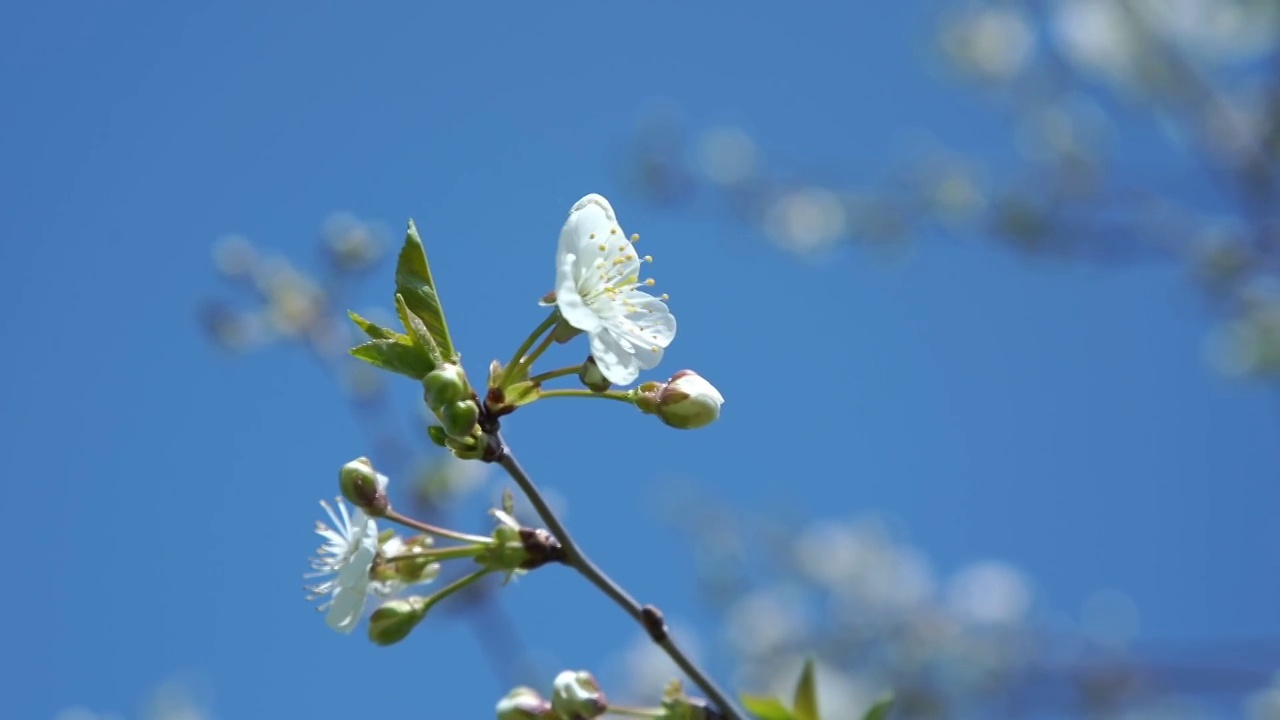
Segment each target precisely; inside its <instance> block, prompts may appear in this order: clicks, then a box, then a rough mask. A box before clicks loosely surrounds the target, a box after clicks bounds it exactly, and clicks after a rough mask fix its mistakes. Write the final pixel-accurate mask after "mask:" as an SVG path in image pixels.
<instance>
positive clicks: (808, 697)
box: [792, 658, 820, 720]
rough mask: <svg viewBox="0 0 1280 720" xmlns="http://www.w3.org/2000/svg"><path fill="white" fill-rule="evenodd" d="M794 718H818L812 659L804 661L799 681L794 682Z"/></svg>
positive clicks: (808, 719) (814, 719)
mask: <svg viewBox="0 0 1280 720" xmlns="http://www.w3.org/2000/svg"><path fill="white" fill-rule="evenodd" d="M792 704H793V706H794V713H795V716H796V720H820V718H819V717H818V687H817V682H816V681H815V680H814V677H813V659H812V658H810V659H808V660H806V661H805V663H804V670H801V671H800V681H799V682H797V683H796V697H795V701H794V702H793V703H792Z"/></svg>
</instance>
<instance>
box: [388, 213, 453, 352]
mask: <svg viewBox="0 0 1280 720" xmlns="http://www.w3.org/2000/svg"><path fill="white" fill-rule="evenodd" d="M396 292H398V293H400V294H401V295H403V296H404V301H405V304H406V305H408V306H409V309H410V310H412V311H413V314H414V315H416V316H417V317H418V318H419V319H420V320H421V321H422V322H423V324H424V325H425V326H426V328H427V331H428V332H429V334H430V335H431V337H432V338H434V339H435V342H436V345H437V346H439V348H440V352H441V353H442V355H443V357H444V358H445V359H446V360H448V361H450V362H457V360H458V353H457V352H456V351H455V350H454V348H453V339H452V338H451V337H450V336H449V325H448V323H446V322H445V319H444V308H442V307H441V306H440V297H439V295H438V294H437V293H436V283H435V281H434V280H432V279H431V267H430V265H428V264H427V251H426V248H424V247H423V246H422V238H420V237H419V236H418V228H417V226H415V225H414V224H413V221H412V220H410V221H409V229H408V231H407V232H406V233H405V238H404V247H402V248H401V249H400V258H399V260H397V262H396Z"/></svg>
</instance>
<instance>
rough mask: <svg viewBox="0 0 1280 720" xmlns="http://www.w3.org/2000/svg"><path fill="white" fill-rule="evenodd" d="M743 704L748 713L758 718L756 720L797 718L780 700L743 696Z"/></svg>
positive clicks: (793, 719)
mask: <svg viewBox="0 0 1280 720" xmlns="http://www.w3.org/2000/svg"><path fill="white" fill-rule="evenodd" d="M742 704H743V705H744V706H745V707H746V708H747V712H749V713H751V714H752V715H755V716H756V720H796V716H795V715H792V714H791V711H790V710H788V709H787V706H786V705H783V704H782V701H781V700H779V699H778V698H772V697H761V696H759V695H743V696H742Z"/></svg>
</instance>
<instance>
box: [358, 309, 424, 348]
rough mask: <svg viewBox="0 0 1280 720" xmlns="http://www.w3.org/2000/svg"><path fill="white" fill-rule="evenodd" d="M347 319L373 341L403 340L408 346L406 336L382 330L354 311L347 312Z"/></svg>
mask: <svg viewBox="0 0 1280 720" xmlns="http://www.w3.org/2000/svg"><path fill="white" fill-rule="evenodd" d="M347 317H349V318H351V322H353V323H355V324H356V326H357V327H359V328H360V329H361V330H363V331H364V334H365V335H368V336H369V337H370V338H371V339H373V340H398V339H400V338H404V341H403V342H405V344H408V341H409V338H408V336H405V335H401V334H400V333H398V332H396V331H395V330H392V329H391V328H384V327H382V326H381V325H379V324H377V323H373V322H369V321H368V320H365V319H364V318H362V317H360V316H359V315H357V314H356V313H355V312H354V311H351V310H348V311H347Z"/></svg>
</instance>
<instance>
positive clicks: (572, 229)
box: [556, 195, 618, 268]
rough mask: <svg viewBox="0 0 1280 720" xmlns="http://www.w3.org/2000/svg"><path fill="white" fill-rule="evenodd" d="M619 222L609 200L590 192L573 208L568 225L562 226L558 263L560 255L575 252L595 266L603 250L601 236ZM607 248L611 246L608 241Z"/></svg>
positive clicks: (565, 222) (557, 252)
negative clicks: (615, 218)
mask: <svg viewBox="0 0 1280 720" xmlns="http://www.w3.org/2000/svg"><path fill="white" fill-rule="evenodd" d="M617 225H618V223H617V222H616V221H615V220H614V216H613V208H611V207H609V201H608V200H605V199H604V198H602V197H600V196H599V195H588V196H586V197H584V198H582V199H581V200H579V201H578V202H577V204H575V205H574V206H573V209H572V210H570V211H569V218H568V219H567V220H565V221H564V227H562V228H560V244H559V247H558V248H557V250H556V255H557V256H558V257H557V266H558V265H559V262H558V258H562V257H564V255H566V254H570V253H571V254H573V255H575V256H577V257H578V258H580V261H581V262H583V265H584V267H587V268H589V267H591V266H592V265H593V264H594V263H595V261H596V260H597V259H599V258H600V257H601V255H602V253H603V251H601V250H600V249H599V247H600V245H601V240H603V239H604V238H605V237H606V236H608V235H609V231H610V229H613V228H616V227H617ZM605 249H606V250H607V249H608V246H607V245H606V246H605Z"/></svg>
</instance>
